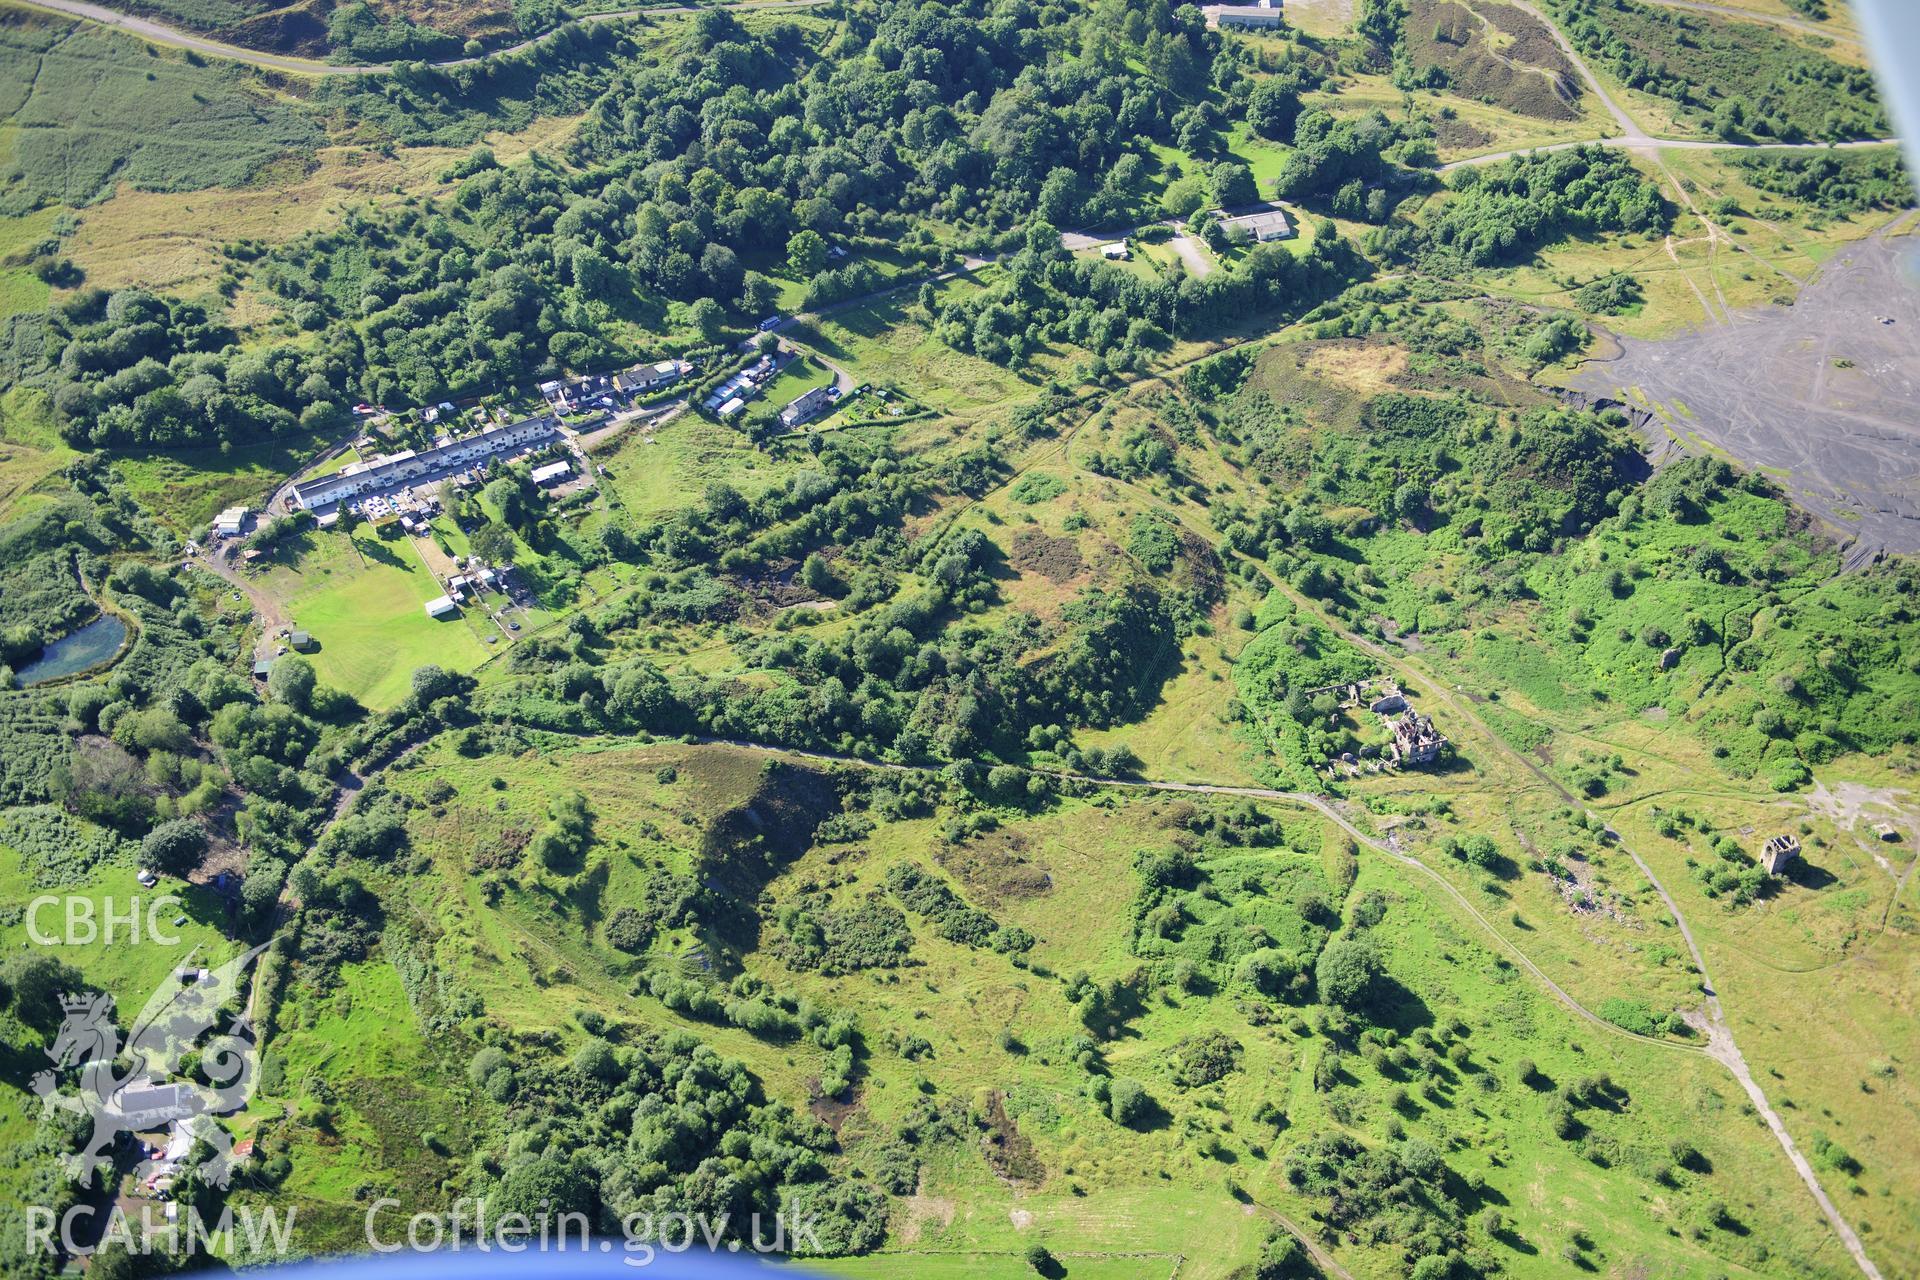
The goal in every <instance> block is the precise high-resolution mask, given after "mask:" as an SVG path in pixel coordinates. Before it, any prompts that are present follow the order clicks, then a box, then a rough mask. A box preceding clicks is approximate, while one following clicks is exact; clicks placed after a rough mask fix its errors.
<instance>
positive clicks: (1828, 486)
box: [1573, 235, 1920, 563]
mask: <svg viewBox="0 0 1920 1280" xmlns="http://www.w3.org/2000/svg"><path fill="white" fill-rule="evenodd" d="M1883 320H1891V321H1892V323H1890V324H1888V323H1883ZM1621 348H1622V350H1621V354H1620V355H1619V356H1618V357H1617V358H1615V359H1612V360H1608V361H1592V362H1590V363H1588V364H1587V365H1586V366H1585V367H1584V368H1582V369H1581V370H1580V371H1579V372H1578V373H1577V374H1576V375H1575V377H1574V379H1573V385H1574V386H1575V387H1576V388H1578V389H1579V390H1582V391H1585V392H1588V393H1591V394H1595V395H1601V396H1608V397H1612V398H1615V399H1620V400H1624V401H1628V402H1629V403H1644V404H1646V405H1647V406H1648V407H1651V408H1652V409H1653V410H1654V412H1655V414H1656V416H1657V420H1656V421H1655V422H1654V423H1651V424H1649V427H1648V432H1649V434H1650V436H1651V437H1652V439H1653V442H1654V443H1656V444H1657V443H1661V442H1663V441H1664V440H1666V439H1668V438H1673V439H1676V440H1677V441H1678V442H1679V443H1680V444H1681V445H1682V446H1684V447H1687V448H1690V449H1693V450H1696V451H1701V450H1713V451H1717V452H1724V453H1727V454H1730V455H1732V456H1733V457H1735V458H1737V459H1739V460H1740V461H1742V462H1744V463H1746V464H1748V465H1749V466H1754V467H1760V468H1764V469H1766V470H1767V471H1768V472H1770V473H1771V474H1773V475H1774V476H1775V477H1776V478H1778V479H1780V480H1781V482H1782V484H1783V485H1784V486H1785V487H1786V489H1787V491H1788V493H1790V494H1791V495H1792V496H1793V499H1794V501H1796V502H1797V503H1799V504H1800V505H1801V506H1803V507H1805V508H1806V509H1807V510H1809V511H1811V512H1813V513H1814V514H1815V515H1816V516H1818V517H1820V518H1821V519H1822V520H1824V521H1825V522H1826V523H1827V524H1828V525H1830V526H1831V527H1832V528H1833V530H1834V531H1835V532H1836V533H1837V534H1839V535H1841V536H1842V537H1847V538H1852V539H1854V540H1855V546H1856V554H1855V555H1854V556H1853V557H1851V560H1852V561H1853V562H1856V563H1857V562H1858V561H1860V560H1863V559H1865V558H1867V557H1868V556H1870V555H1871V553H1872V552H1874V551H1876V550H1880V549H1885V550H1888V551H1896V552H1914V551H1920V419H1916V417H1915V415H1914V412H1913V406H1914V405H1915V404H1920V238H1916V237H1908V236H1887V235H1881V236H1876V237H1874V238H1873V239H1871V240H1867V241H1864V242H1862V243H1860V244H1858V245H1855V246H1852V247H1850V248H1848V249H1846V250H1844V251H1843V252H1841V253H1840V254H1839V255H1837V256H1836V257H1835V258H1834V259H1833V260H1832V261H1830V262H1829V263H1828V264H1827V265H1826V266H1825V267H1823V268H1822V269H1821V271H1820V274H1819V275H1818V276H1817V277H1816V278H1815V279H1814V281H1813V283H1812V284H1810V285H1808V286H1807V287H1806V288H1805V289H1804V290H1802V291H1801V293H1800V295H1799V298H1798V300H1797V301H1796V302H1795V303H1794V305H1792V306H1790V307H1787V306H1776V307H1767V308H1764V309H1760V310H1754V311H1742V312H1736V313H1734V314H1733V315H1732V316H1731V317H1730V319H1729V320H1728V321H1727V323H1725V324H1719V325H1712V326H1709V327H1706V328H1702V329H1697V330H1694V331H1693V332H1690V333H1686V334H1682V335H1680V336H1678V337H1673V338H1665V339H1660V340H1658V341H1651V342H1649V341H1642V340H1639V339H1633V338H1627V339H1623V340H1621Z"/></svg>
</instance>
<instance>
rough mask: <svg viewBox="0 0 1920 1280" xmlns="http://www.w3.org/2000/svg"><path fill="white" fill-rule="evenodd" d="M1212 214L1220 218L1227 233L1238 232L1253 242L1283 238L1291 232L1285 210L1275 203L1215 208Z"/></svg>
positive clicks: (1291, 227)
mask: <svg viewBox="0 0 1920 1280" xmlns="http://www.w3.org/2000/svg"><path fill="white" fill-rule="evenodd" d="M1213 216H1214V217H1215V218H1218V219H1219V220H1220V225H1221V227H1223V228H1225V230H1226V231H1227V233H1228V234H1229V235H1232V234H1234V233H1235V232H1238V233H1240V234H1241V235H1244V236H1245V237H1246V238H1247V239H1249V240H1251V241H1253V242H1254V243H1255V244H1265V243H1267V242H1268V241H1269V240H1285V239H1286V238H1287V237H1288V236H1291V235H1292V234H1293V224H1292V223H1291V222H1289V221H1287V211H1286V210H1285V209H1282V208H1281V207H1280V206H1279V205H1277V204H1249V205H1240V206H1238V207H1237V208H1233V209H1215V210H1214V211H1213Z"/></svg>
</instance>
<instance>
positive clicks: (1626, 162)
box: [1422, 146, 1672, 267]
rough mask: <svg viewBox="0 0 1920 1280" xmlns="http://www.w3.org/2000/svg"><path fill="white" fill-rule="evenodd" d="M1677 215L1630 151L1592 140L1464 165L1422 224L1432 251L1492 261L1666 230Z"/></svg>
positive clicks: (1472, 263)
mask: <svg viewBox="0 0 1920 1280" xmlns="http://www.w3.org/2000/svg"><path fill="white" fill-rule="evenodd" d="M1671 220H1672V212H1671V210H1670V209H1669V208H1668V206H1667V202H1666V201H1665V199H1664V198H1662V196H1661V195H1660V191H1659V188H1657V187H1655V186H1654V185H1653V184H1652V183H1650V182H1648V181H1647V179H1646V178H1645V176H1644V175H1642V174H1641V173H1640V171H1639V170H1638V169H1636V168H1634V166H1633V162H1632V160H1630V159H1629V158H1628V157H1627V156H1626V154H1625V153H1623V152H1619V151H1614V150H1611V149H1609V148H1606V147H1598V146H1585V147H1576V148H1573V149H1572V150H1568V151H1551V152H1545V153H1540V154H1533V155H1524V156H1516V157H1514V158H1513V159H1511V160H1508V161H1505V162H1504V163H1501V164H1497V165H1490V166H1487V167H1484V168H1474V167H1469V168H1466V169H1462V170H1461V171H1460V174H1459V176H1458V177H1457V178H1455V179H1454V191H1453V195H1452V197H1451V198H1450V199H1448V200H1446V201H1445V202H1444V203H1443V204H1441V205H1440V207H1439V210H1438V212H1437V213H1436V214H1435V215H1434V216H1433V217H1432V218H1431V219H1429V220H1428V221H1427V222H1426V223H1425V225H1424V226H1423V227H1422V235H1423V238H1424V242H1425V244H1426V245H1427V246H1428V252H1429V253H1430V254H1432V253H1444V254H1449V255H1452V256H1455V257H1457V258H1458V259H1459V260H1460V261H1462V262H1464V263H1466V264H1468V265H1470V266H1476V267H1479V266H1491V265H1493V264H1495V263H1500V262H1510V261H1513V260H1514V259H1516V258H1521V257H1525V256H1527V255H1529V254H1531V253H1532V252H1533V250H1534V249H1536V248H1538V247H1539V246H1541V245H1543V244H1549V243H1551V242H1552V241H1554V240H1557V239H1560V238H1562V237H1564V236H1569V235H1581V236H1591V235H1595V234H1597V233H1600V232H1606V231H1620V232H1631V231H1658V230H1663V229H1665V228H1666V227H1667V226H1668V225H1669V224H1670V222H1671Z"/></svg>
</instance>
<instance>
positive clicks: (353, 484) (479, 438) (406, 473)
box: [293, 417, 560, 511]
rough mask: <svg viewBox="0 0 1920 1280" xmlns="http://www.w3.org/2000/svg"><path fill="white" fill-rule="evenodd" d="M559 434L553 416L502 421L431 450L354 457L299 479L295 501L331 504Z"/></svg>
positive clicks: (531, 445)
mask: <svg viewBox="0 0 1920 1280" xmlns="http://www.w3.org/2000/svg"><path fill="white" fill-rule="evenodd" d="M559 434H560V433H559V427H558V425H557V424H556V423H555V422H554V420H553V419H552V418H549V417H539V418H523V419H522V420H520V421H519V422H502V423H496V424H495V425H493V426H491V427H483V428H481V429H480V430H479V431H476V432H474V433H473V434H472V435H470V436H464V437H462V438H460V439H458V440H455V441H453V442H451V443H450V444H447V445H444V446H440V447H436V448H433V449H428V450H426V451H425V452H421V453H416V452H414V451H413V450H411V449H407V450H402V451H401V452H399V453H394V454H388V455H387V456H385V457H380V458H374V459H372V460H370V461H366V462H355V463H351V464H349V465H347V466H345V467H342V468H341V469H340V470H339V471H338V472H336V473H335V474H333V475H330V476H321V477H319V478H318V479H315V480H309V481H307V482H306V483H305V484H296V485H294V486H293V501H294V504H295V505H297V506H301V507H305V508H306V509H308V510H309V511H312V510H314V509H316V508H319V507H331V506H333V505H335V504H336V503H341V502H347V501H350V500H351V499H354V498H359V497H364V496H365V495H367V494H373V493H380V492H382V491H385V490H387V489H392V488H395V487H397V486H399V485H403V484H409V483H412V482H415V481H423V480H429V479H434V478H437V477H439V476H440V475H441V474H442V473H444V472H450V471H457V470H460V469H461V468H463V467H470V466H475V465H478V464H481V463H485V462H487V461H488V460H490V459H493V458H496V457H500V456H501V455H503V454H508V453H514V452H518V451H520V450H523V449H532V448H537V447H539V446H541V445H546V444H551V443H552V442H553V441H555V440H557V439H559Z"/></svg>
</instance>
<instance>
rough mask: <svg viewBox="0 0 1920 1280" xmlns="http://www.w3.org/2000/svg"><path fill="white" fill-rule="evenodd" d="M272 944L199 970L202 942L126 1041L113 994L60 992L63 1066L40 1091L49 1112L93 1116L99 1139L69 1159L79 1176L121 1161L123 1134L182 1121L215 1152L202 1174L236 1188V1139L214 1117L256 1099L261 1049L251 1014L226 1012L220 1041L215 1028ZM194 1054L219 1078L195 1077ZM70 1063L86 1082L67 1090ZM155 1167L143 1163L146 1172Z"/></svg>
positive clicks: (43, 1077) (58, 1047)
mask: <svg viewBox="0 0 1920 1280" xmlns="http://www.w3.org/2000/svg"><path fill="white" fill-rule="evenodd" d="M265 949H266V944H264V943H263V944H262V945H260V946H257V947H255V948H253V950H251V951H248V952H246V953H244V954H242V955H240V956H237V957H236V958H234V959H232V960H229V961H228V962H227V963H226V964H224V965H222V966H220V967H219V968H218V969H196V968H194V967H193V966H192V960H193V956H194V955H197V954H198V948H195V950H194V951H193V952H191V953H189V955H188V957H187V963H186V964H185V965H183V966H182V968H181V969H180V970H179V971H177V972H176V973H174V974H169V975H168V976H167V978H166V979H165V980H164V981H162V982H161V984H160V989H159V990H158V991H156V992H154V993H153V995H152V996H151V997H150V998H149V999H148V1000H147V1003H146V1007H145V1008H143V1009H141V1011H140V1016H139V1017H138V1018H136V1019H134V1022H133V1028H132V1030H131V1031H130V1032H129V1033H128V1036H127V1042H126V1045H125V1046H124V1048H123V1047H122V1045H121V1043H120V1031H119V1028H118V1027H117V1026H115V1025H114V1021H113V997H112V996H108V995H103V994H100V993H97V992H89V993H86V994H83V995H66V996H62V997H61V998H60V1004H61V1010H62V1012H63V1013H64V1014H65V1015H66V1016H65V1020H64V1021H63V1022H62V1023H61V1026H60V1032H59V1034H58V1035H57V1036H56V1037H55V1038H54V1042H53V1045H52V1046H51V1047H50V1048H48V1049H47V1051H46V1052H47V1056H48V1057H49V1058H51V1059H53V1064H54V1068H55V1069H54V1070H49V1071H41V1072H39V1073H38V1074H36V1075H35V1076H34V1078H33V1091H34V1092H35V1093H36V1094H38V1095H39V1096H40V1101H41V1105H42V1106H43V1107H44V1108H45V1109H46V1110H47V1111H53V1110H55V1109H60V1110H65V1111H72V1112H76V1113H78V1114H80V1115H83V1116H87V1117H89V1118H91V1119H92V1121H93V1134H92V1136H91V1137H89V1138H88V1139H87V1140H86V1141H85V1142H84V1143H83V1144H82V1145H81V1147H80V1149H79V1150H78V1151H77V1152H75V1153H73V1154H72V1155H69V1156H67V1157H66V1158H65V1159H66V1168H67V1172H68V1173H69V1174H71V1175H72V1176H73V1177H74V1178H76V1179H78V1180H80V1181H82V1182H85V1181H90V1180H91V1179H92V1177H93V1174H94V1171H95V1170H96V1169H99V1168H101V1167H102V1166H107V1167H109V1168H110V1167H111V1164H112V1159H113V1155H112V1153H113V1144H114V1141H115V1139H117V1138H118V1137H119V1136H120V1135H121V1134H123V1133H138V1132H142V1131H144V1130H149V1129H159V1128H168V1127H169V1126H171V1125H174V1124H178V1125H180V1126H181V1127H182V1128H183V1129H185V1131H186V1132H187V1133H189V1134H191V1135H192V1136H193V1137H194V1138H195V1139H198V1140H199V1141H203V1142H205V1143H206V1144H207V1145H208V1146H209V1147H210V1148H211V1149H212V1153H213V1154H212V1155H211V1156H210V1157H209V1158H207V1159H206V1160H204V1161H202V1162H201V1163H200V1164H199V1166H198V1171H199V1175H200V1176H201V1177H203V1178H205V1179H206V1180H207V1181H209V1182H211V1183H213V1184H214V1185H215V1186H218V1187H225V1186H226V1185H227V1183H228V1181H229V1179H231V1177H232V1176H233V1165H234V1159H233V1139H232V1138H231V1137H230V1136H229V1135H228V1134H227V1131H226V1130H225V1129H223V1128H221V1127H220V1126H219V1125H218V1124H215V1123H214V1122H213V1120H212V1117H214V1116H217V1115H225V1114H227V1113H229V1112H232V1111H237V1110H239V1109H240V1108H241V1107H244V1106H245V1105H246V1104H247V1100H248V1099H249V1098H251V1097H252V1096H253V1090H254V1086H255V1084H256V1083H257V1082H258V1078H259V1046H258V1045H257V1044H256V1043H255V1040H254V1035H253V1028H252V1025H251V1024H250V1023H249V1022H248V1020H247V1016H246V1014H245V1012H241V1013H237V1014H235V1015H233V1016H232V1017H231V1018H228V1019H225V1022H226V1026H225V1029H224V1030H221V1031H218V1032H216V1033H215V1034H214V1035H212V1036H211V1037H210V1038H208V1036H207V1033H208V1032H210V1031H214V1029H215V1027H216V1026H218V1025H219V1024H220V1023H221V1022H222V1021H223V1019H222V1010H224V1009H226V1008H227V1007H228V1006H229V1005H232V1004H234V1003H235V1002H236V1000H237V999H238V998H239V997H240V995H241V993H242V985H241V980H242V974H243V973H244V972H245V971H246V968H247V966H248V965H250V964H252V963H253V961H254V959H255V957H257V956H258V955H259V954H260V953H261V952H262V951H264V950H265ZM182 975H185V976H182ZM203 1040H204V1043H203ZM190 1054H197V1055H198V1059H199V1065H198V1075H200V1076H203V1077H204V1078H205V1079H206V1080H208V1081H211V1082H212V1083H211V1085H208V1084H203V1083H201V1082H200V1080H198V1079H194V1078H191V1077H189V1076H188V1075H187V1074H186V1072H185V1068H186V1059H187V1058H188V1056H189V1055H190ZM69 1067H72V1068H77V1069H78V1075H79V1088H78V1090H77V1091H75V1092H72V1093H69V1092H66V1091H64V1090H61V1089H60V1088H59V1079H58V1071H59V1070H60V1069H64V1068H69ZM152 1164H153V1162H145V1163H143V1164H142V1165H141V1171H142V1172H143V1173H144V1172H146V1171H147V1170H149V1169H150V1168H151V1167H152Z"/></svg>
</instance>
